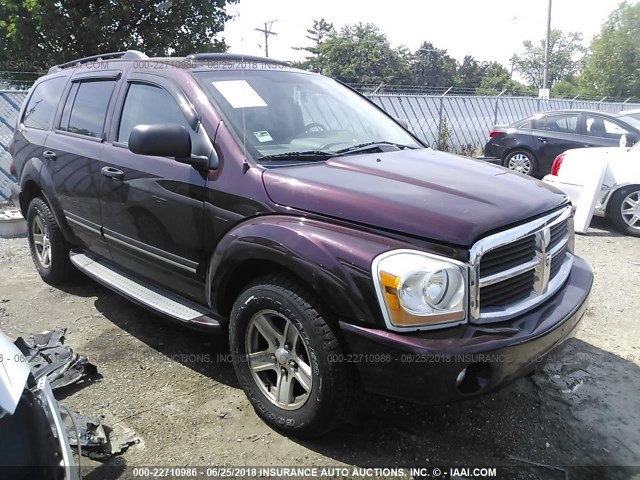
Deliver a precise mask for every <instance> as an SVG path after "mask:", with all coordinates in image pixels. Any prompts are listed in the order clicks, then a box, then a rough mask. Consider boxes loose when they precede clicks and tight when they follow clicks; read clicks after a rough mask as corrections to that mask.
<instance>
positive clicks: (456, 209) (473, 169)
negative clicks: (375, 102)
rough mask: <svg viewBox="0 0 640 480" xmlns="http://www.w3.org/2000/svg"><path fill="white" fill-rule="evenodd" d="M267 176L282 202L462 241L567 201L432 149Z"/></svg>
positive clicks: (553, 192)
mask: <svg viewBox="0 0 640 480" xmlns="http://www.w3.org/2000/svg"><path fill="white" fill-rule="evenodd" d="M263 181H264V185H265V188H266V191H267V194H268V195H269V197H270V198H271V200H272V201H273V202H274V203H276V204H278V205H281V206H286V207H292V208H296V209H299V210H304V211H307V212H313V213H317V214H321V215H327V216H330V217H336V218H341V219H345V220H349V221H353V222H357V223H360V224H365V225H370V226H374V227H381V228H384V229H386V230H393V231H395V232H400V233H407V234H410V235H413V236H417V237H422V238H425V239H429V240H434V241H440V242H445V243H450V244H456V245H462V246H471V245H472V244H473V243H475V241H476V240H478V239H479V238H480V237H482V236H483V235H485V234H486V233H488V232H491V231H493V230H497V229H501V228H504V227H506V226H507V225H511V224H515V223H518V222H521V221H523V220H526V219H529V218H532V217H535V216H538V215H540V214H543V213H546V212H548V211H550V210H553V209H555V208H557V207H559V206H561V205H562V204H564V203H566V201H567V200H566V196H565V195H564V194H562V193H559V192H558V191H557V190H554V189H551V188H549V187H547V186H546V185H544V184H543V183H542V182H539V181H537V180H535V179H531V178H528V177H525V176H522V175H519V174H516V173H512V172H510V171H509V170H507V169H505V168H502V167H498V166H495V165H490V164H487V163H485V162H482V161H480V160H473V159H469V158H465V157H459V156H457V155H452V154H447V153H442V152H438V151H435V150H431V149H419V150H402V151H397V152H386V153H374V154H365V155H350V156H345V157H337V158H334V159H331V160H328V161H326V162H322V163H316V164H310V165H309V164H307V165H301V166H292V167H283V168H276V169H270V170H266V171H265V172H264V173H263Z"/></svg>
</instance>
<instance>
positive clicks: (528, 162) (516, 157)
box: [504, 150, 538, 176]
mask: <svg viewBox="0 0 640 480" xmlns="http://www.w3.org/2000/svg"><path fill="white" fill-rule="evenodd" d="M504 166H505V167H507V168H508V169H509V170H513V171H514V172H518V173H522V174H523V175H529V176H533V175H534V174H535V173H536V168H537V166H538V162H537V160H536V157H535V156H534V155H533V154H532V153H531V152H529V151H527V150H514V151H513V152H510V153H509V155H507V156H506V157H505V159H504Z"/></svg>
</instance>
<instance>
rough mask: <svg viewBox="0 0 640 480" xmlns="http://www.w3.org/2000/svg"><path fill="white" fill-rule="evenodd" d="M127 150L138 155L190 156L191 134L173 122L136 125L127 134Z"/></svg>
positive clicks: (180, 157)
mask: <svg viewBox="0 0 640 480" xmlns="http://www.w3.org/2000/svg"><path fill="white" fill-rule="evenodd" d="M129 150H131V151H132V152H133V153H138V154H140V155H154V156H158V157H175V158H179V159H182V158H189V157H191V136H190V135H189V132H188V131H187V129H186V128H185V127H183V126H182V125H178V124H175V123H157V124H153V125H136V126H135V127H134V128H133V130H131V134H130V135H129Z"/></svg>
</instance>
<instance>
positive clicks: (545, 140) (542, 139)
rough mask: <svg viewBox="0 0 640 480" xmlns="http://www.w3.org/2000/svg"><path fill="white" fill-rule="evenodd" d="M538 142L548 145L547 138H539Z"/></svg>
mask: <svg viewBox="0 0 640 480" xmlns="http://www.w3.org/2000/svg"><path fill="white" fill-rule="evenodd" d="M538 140H540V141H541V142H542V143H547V138H546V137H538Z"/></svg>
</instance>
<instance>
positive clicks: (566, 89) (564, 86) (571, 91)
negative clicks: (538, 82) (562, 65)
mask: <svg viewBox="0 0 640 480" xmlns="http://www.w3.org/2000/svg"><path fill="white" fill-rule="evenodd" d="M551 93H552V94H553V96H554V97H558V98H567V97H575V96H576V95H578V94H579V93H580V87H578V85H577V79H576V78H572V77H568V78H566V79H563V80H560V81H559V82H557V83H556V84H555V85H554V86H553V88H552V89H551Z"/></svg>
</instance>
